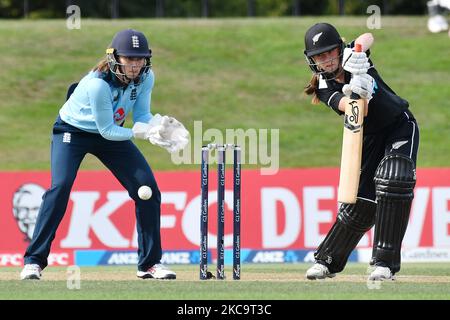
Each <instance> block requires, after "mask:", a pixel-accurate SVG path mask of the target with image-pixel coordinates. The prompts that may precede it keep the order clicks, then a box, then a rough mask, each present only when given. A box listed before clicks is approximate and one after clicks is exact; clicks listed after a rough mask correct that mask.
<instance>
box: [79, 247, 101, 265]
mask: <svg viewBox="0 0 450 320" xmlns="http://www.w3.org/2000/svg"><path fill="white" fill-rule="evenodd" d="M105 252H106V250H75V252H74V262H75V265H77V266H98V265H100V261H101V260H102V257H103V255H104V254H105Z"/></svg>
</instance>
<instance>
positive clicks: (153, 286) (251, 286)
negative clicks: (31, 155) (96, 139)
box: [0, 263, 450, 300]
mask: <svg viewBox="0 0 450 320" xmlns="http://www.w3.org/2000/svg"><path fill="white" fill-rule="evenodd" d="M309 266H310V265H309V264H284V265H283V264H267V265H261V264H245V265H243V268H242V279H241V281H233V280H225V281H216V280H210V281H200V280H198V266H181V265H175V266H173V270H175V271H176V272H177V280H175V281H169V280H159V281H158V280H140V279H137V278H136V276H135V268H134V267H83V268H81V288H80V290H69V289H67V282H66V281H67V280H66V279H67V277H66V269H65V268H62V267H50V268H48V269H46V270H45V272H44V277H43V279H42V280H41V281H20V280H17V279H18V277H19V272H20V269H19V268H2V269H0V299H2V300H3V299H64V300H65V299H70V300H72V299H120V300H122V299H138V300H140V299H144V300H215V299H217V300H229V299H239V300H310V299H312V300H315V299H323V300H325V299H326V300H328V299H330V300H337V299H345V300H347V299H350V300H373V299H374V300H381V299H382V300H391V299H394V300H395V299H399V300H405V299H418V300H422V299H434V300H449V299H450V264H449V263H433V264H424V263H421V264H410V263H405V264H403V267H402V271H401V273H400V274H399V275H398V276H397V280H396V281H390V282H382V283H367V265H366V264H356V263H349V264H348V265H347V267H346V269H345V270H344V272H342V273H341V274H339V275H338V276H337V277H336V278H333V279H327V280H325V281H308V280H306V279H305V277H304V274H305V272H306V269H307V268H308V267H309ZM226 271H228V269H227V270H226ZM12 292H13V293H14V294H13V295H12V294H11V293H12Z"/></svg>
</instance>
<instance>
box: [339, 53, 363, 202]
mask: <svg viewBox="0 0 450 320" xmlns="http://www.w3.org/2000/svg"><path fill="white" fill-rule="evenodd" d="M361 49H362V48H361V45H360V44H355V51H356V52H361ZM365 106H366V101H365V99H361V98H360V97H359V95H357V94H356V93H352V95H351V97H350V99H349V101H348V103H347V105H346V106H345V115H344V133H343V137H342V156H341V170H340V173H339V175H340V177H339V188H338V202H341V203H356V196H357V194H358V187H359V176H360V173H361V154H362V141H363V122H364V113H365V110H364V108H365Z"/></svg>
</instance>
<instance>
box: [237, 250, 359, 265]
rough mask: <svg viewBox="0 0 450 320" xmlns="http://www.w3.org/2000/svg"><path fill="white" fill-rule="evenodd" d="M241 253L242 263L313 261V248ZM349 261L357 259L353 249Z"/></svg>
mask: <svg viewBox="0 0 450 320" xmlns="http://www.w3.org/2000/svg"><path fill="white" fill-rule="evenodd" d="M247 251H248V252H247V253H246V254H245V255H242V262H243V263H303V262H307V263H311V262H314V251H313V250H247ZM348 261H349V262H356V261H358V254H357V252H356V251H353V252H352V253H351V254H350V256H349V258H348Z"/></svg>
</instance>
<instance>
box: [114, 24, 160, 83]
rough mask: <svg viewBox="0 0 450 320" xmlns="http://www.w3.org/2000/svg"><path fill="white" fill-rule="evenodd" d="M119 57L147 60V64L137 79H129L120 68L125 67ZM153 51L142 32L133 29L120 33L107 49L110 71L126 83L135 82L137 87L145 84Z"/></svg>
mask: <svg viewBox="0 0 450 320" xmlns="http://www.w3.org/2000/svg"><path fill="white" fill-rule="evenodd" d="M119 56H125V57H135V58H136V57H137V58H145V64H144V66H143V67H142V68H141V70H140V72H139V76H138V77H137V78H135V79H129V78H128V77H127V76H126V75H125V73H124V71H123V69H122V70H121V69H120V66H124V64H121V63H120V62H119ZM151 57H152V50H151V49H150V48H149V45H148V42H147V38H146V37H145V35H144V34H143V33H142V32H139V31H137V30H133V29H126V30H122V31H119V32H118V33H116V35H115V36H114V38H113V40H112V43H111V46H110V47H109V48H108V49H106V58H107V61H108V65H109V70H110V71H111V72H112V73H113V74H115V75H116V76H117V77H118V78H119V79H121V80H125V81H126V82H131V81H132V80H133V81H134V84H135V85H137V84H139V83H140V82H143V81H144V80H145V78H146V77H147V76H148V73H149V70H150V69H151V66H152V64H151V61H150V58H151Z"/></svg>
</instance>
